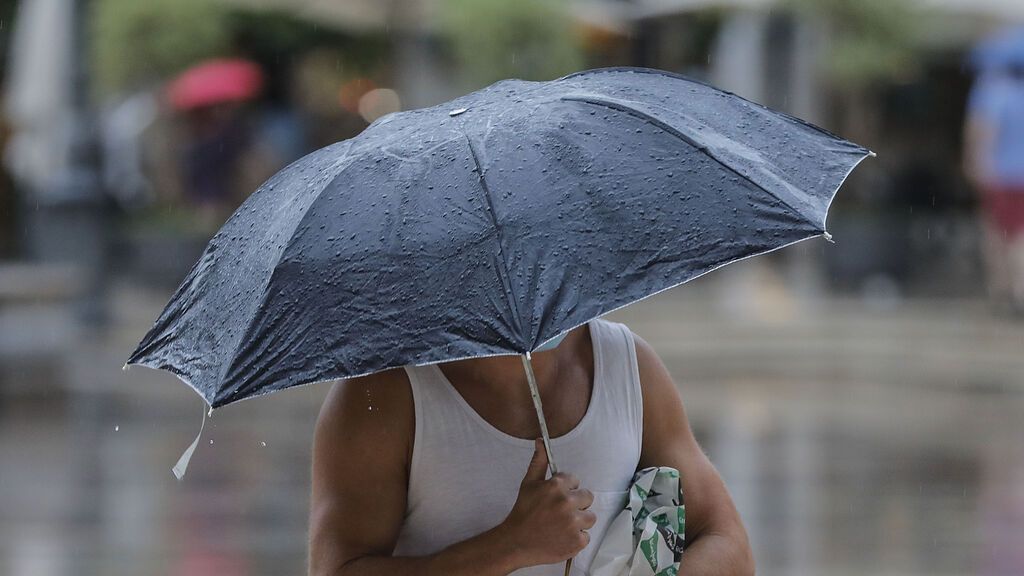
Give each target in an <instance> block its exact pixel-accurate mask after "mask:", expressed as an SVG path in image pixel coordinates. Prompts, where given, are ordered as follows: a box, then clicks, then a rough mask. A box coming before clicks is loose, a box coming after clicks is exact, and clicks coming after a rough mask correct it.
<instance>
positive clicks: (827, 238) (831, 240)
mask: <svg viewBox="0 0 1024 576" xmlns="http://www.w3.org/2000/svg"><path fill="white" fill-rule="evenodd" d="M824 235H825V240H826V241H827V242H828V243H830V244H835V243H836V241H835V240H833V239H832V235H831V234H829V233H828V232H824Z"/></svg>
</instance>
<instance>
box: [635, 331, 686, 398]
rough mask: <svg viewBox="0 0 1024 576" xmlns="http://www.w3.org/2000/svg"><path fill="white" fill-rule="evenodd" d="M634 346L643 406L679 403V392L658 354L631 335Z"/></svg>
mask: <svg viewBox="0 0 1024 576" xmlns="http://www.w3.org/2000/svg"><path fill="white" fill-rule="evenodd" d="M633 341H634V342H635V344H636V361H637V368H638V371H639V372H640V387H641V390H642V391H643V399H644V406H647V405H651V406H652V407H657V406H658V405H659V403H660V402H666V401H667V402H670V403H674V402H681V399H680V396H679V390H678V388H677V387H676V384H675V381H674V380H672V375H671V374H669V371H668V368H666V367H665V363H664V362H662V361H661V358H660V357H659V356H658V353H657V352H655V351H654V348H653V347H652V346H651V345H650V344H648V343H647V341H646V340H644V339H643V338H641V337H640V336H638V335H637V334H636V333H635V332H634V333H633Z"/></svg>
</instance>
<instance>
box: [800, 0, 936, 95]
mask: <svg viewBox="0 0 1024 576" xmlns="http://www.w3.org/2000/svg"><path fill="white" fill-rule="evenodd" d="M787 1H788V3H789V5H790V6H791V7H792V8H793V9H795V10H797V11H798V12H800V13H804V14H809V15H814V16H817V17H820V18H822V19H823V20H824V21H825V23H826V25H827V26H828V32H829V56H828V59H827V60H826V62H825V65H826V67H827V72H828V73H829V75H830V76H831V78H832V79H833V81H835V82H836V83H837V84H840V85H846V86H850V85H863V84H867V83H871V82H874V81H878V80H883V79H891V78H894V77H897V76H900V75H903V74H906V73H907V72H908V71H910V70H911V69H912V68H913V67H914V65H915V62H916V56H917V53H918V50H919V49H920V46H921V41H922V33H923V30H922V23H923V18H922V15H921V14H920V13H919V10H918V9H917V8H916V7H914V6H913V5H912V3H911V2H908V1H907V0H787Z"/></svg>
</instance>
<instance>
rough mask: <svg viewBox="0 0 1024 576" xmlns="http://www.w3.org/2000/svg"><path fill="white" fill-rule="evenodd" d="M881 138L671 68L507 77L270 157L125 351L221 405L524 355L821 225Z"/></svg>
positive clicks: (802, 236) (821, 230)
mask: <svg viewBox="0 0 1024 576" xmlns="http://www.w3.org/2000/svg"><path fill="white" fill-rule="evenodd" d="M869 154H870V152H869V151H868V150H866V149H864V148H862V147H860V146H857V145H856V144H852V143H850V142H847V141H845V140H842V139H840V138H838V137H836V136H834V135H832V134H830V133H828V132H826V131H824V130H821V129H820V128H816V127H814V126H812V125H810V124H807V123H805V122H802V121H800V120H797V119H795V118H792V117H790V116H787V115H784V114H781V113H778V112H774V111H771V110H769V109H767V108H765V107H763V106H760V105H757V104H754V103H751V102H749V101H747V100H744V99H742V98H739V97H737V96H735V95H732V94H729V93H727V92H723V91H721V90H717V89H715V88H713V87H711V86H708V85H706V84H702V83H699V82H695V81H693V80H690V79H687V78H685V77H682V76H678V75H675V74H670V73H667V72H661V71H657V70H648V69H641V68H610V69H602V70H591V71H586V72H580V73H578V74H572V75H570V76H566V77H564V78H560V79H558V80H553V81H550V82H524V81H520V80H508V81H504V82H498V83H497V84H494V85H493V86H490V87H488V88H485V89H483V90H480V91H478V92H474V93H472V94H469V95H467V96H463V97H461V98H458V99H456V100H453V101H451V102H449V103H447V104H443V105H440V106H435V107H432V108H425V109H421V110H412V111H408V112H401V113H397V114H391V115H388V116H385V117H383V118H381V119H379V120H377V121H376V122H374V123H373V124H372V125H370V127H368V128H367V129H366V130H365V131H364V132H363V133H362V134H360V135H359V136H357V137H355V138H352V139H350V140H346V141H344V142H339V143H337V144H334V145H331V146H328V147H326V148H323V149H321V150H319V151H317V152H314V153H312V154H310V155H308V156H306V157H305V158H302V159H301V160H298V161H297V162H295V163H294V164H292V165H291V166H289V167H287V168H285V169H284V170H282V171H281V172H280V173H278V174H277V175H275V176H274V177H273V178H271V179H270V180H269V181H268V182H267V183H265V184H264V185H263V186H262V187H260V189H259V190H257V191H256V192H255V193H254V194H252V196H251V197H250V198H249V199H248V200H246V202H245V203H244V204H243V205H242V206H241V207H240V208H239V209H238V211H237V212H235V214H234V215H233V216H232V217H231V218H230V220H228V222H227V223H226V224H225V225H224V227H223V228H222V229H221V230H220V231H219V232H218V233H217V235H216V236H214V237H213V239H212V240H211V241H210V244H209V246H207V248H206V251H205V252H204V254H203V256H202V258H200V260H199V262H198V263H196V265H195V267H194V268H193V269H192V271H191V272H190V273H189V274H188V277H187V278H185V281H184V282H183V283H182V285H181V287H180V288H178V290H177V292H176V293H175V294H174V296H173V297H172V298H171V301H170V303H169V304H168V305H167V308H166V309H165V310H164V312H163V313H162V314H161V316H160V317H159V319H157V321H156V324H155V326H153V328H152V330H150V332H149V333H148V334H147V335H146V337H145V338H144V339H143V340H142V342H141V343H140V344H139V347H138V349H137V350H136V351H135V352H134V353H133V354H132V356H131V358H130V359H129V361H128V363H129V364H142V365H146V366H151V367H154V368H162V369H166V370H169V371H171V372H173V373H175V374H176V375H178V376H179V377H180V378H181V379H182V380H184V381H185V382H187V383H188V384H189V385H190V386H192V387H193V388H194V389H195V390H196V392H198V393H199V394H200V395H202V397H203V398H204V399H205V400H206V401H207V402H208V403H209V404H210V406H211V407H219V406H223V405H225V404H229V403H231V402H236V401H239V400H242V399H245V398H251V397H254V396H259V395H262V394H267V393H270V392H273V391H276V390H281V389H283V388H288V387H291V386H298V385H302V384H309V383H313V382H320V381H325V380H332V379H338V378H345V377H353V376H357V375H363V374H369V373H373V372H377V371H381V370H385V369H388V368H394V367H398V366H403V365H409V364H428V363H437V362H444V361H450V360H456V359H462V358H472V357H480V356H489V355H499V354H519V355H523V356H524V363H525V365H526V367H527V369H528V373H529V372H530V370H529V362H528V357H529V354H530V352H532V351H536V350H537V349H538V348H539V347H541V346H542V345H543V344H544V343H545V342H547V341H549V340H552V339H554V338H556V337H557V336H559V335H561V334H564V333H565V332H567V331H569V330H571V329H572V328H574V327H576V326H580V325H582V324H584V323H585V322H587V321H589V320H591V319H593V318H595V317H597V316H600V315H602V314H604V313H606V312H609V311H611V310H615V309H617V308H620V307H622V306H625V305H627V304H629V303H631V302H635V301H637V300H640V299H642V298H646V297H647V296H650V295H652V294H655V293H657V292H660V291H662V290H665V289H667V288H671V287H673V286H676V285H678V284H681V283H683V282H686V281H687V280H691V279H693V278H695V277H697V276H700V275H702V274H704V273H707V272H709V271H711V270H713V269H715V268H718V267H720V266H723V265H725V264H728V263H730V262H734V261H736V260H739V259H742V258H746V257H749V256H753V255H756V254H762V253H765V252H769V251H771V250H775V249H777V248H780V247H783V246H786V245H789V244H792V243H794V242H798V241H800V240H804V239H807V238H811V237H814V236H820V235H823V234H826V232H825V217H826V213H827V211H828V207H829V204H830V203H831V201H832V198H833V196H834V195H835V193H836V190H837V189H838V188H839V186H840V185H841V184H842V182H843V181H844V179H845V178H846V177H847V175H848V174H849V173H850V171H851V170H852V169H853V168H854V167H855V166H856V165H857V164H858V163H859V162H860V161H861V160H862V159H864V157H865V156H868V155H869ZM529 375H530V376H532V374H529ZM530 380H531V381H532V378H530ZM535 396H536V394H535ZM535 400H539V398H535ZM538 412H539V413H540V409H539V404H538ZM540 415H541V416H542V414H540ZM545 436H546V434H545ZM549 455H550V452H549Z"/></svg>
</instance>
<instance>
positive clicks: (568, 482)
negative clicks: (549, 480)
mask: <svg viewBox="0 0 1024 576" xmlns="http://www.w3.org/2000/svg"><path fill="white" fill-rule="evenodd" d="M555 478H558V481H559V482H560V483H561V485H562V487H564V488H565V489H566V490H575V489H577V488H579V487H580V479H579V478H577V477H575V476H573V475H572V474H566V473H565V472H559V473H558V474H555Z"/></svg>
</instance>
